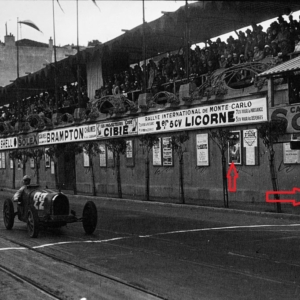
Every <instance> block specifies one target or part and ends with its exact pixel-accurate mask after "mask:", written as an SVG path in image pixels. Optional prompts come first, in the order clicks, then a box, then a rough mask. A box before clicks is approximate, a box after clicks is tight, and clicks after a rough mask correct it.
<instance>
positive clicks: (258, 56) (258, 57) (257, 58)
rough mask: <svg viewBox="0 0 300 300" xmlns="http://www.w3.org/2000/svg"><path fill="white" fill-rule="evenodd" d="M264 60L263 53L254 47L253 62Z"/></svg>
mask: <svg viewBox="0 0 300 300" xmlns="http://www.w3.org/2000/svg"><path fill="white" fill-rule="evenodd" d="M263 58H264V52H263V51H261V50H260V49H259V48H258V46H254V53H253V61H260V60H262V59H263Z"/></svg>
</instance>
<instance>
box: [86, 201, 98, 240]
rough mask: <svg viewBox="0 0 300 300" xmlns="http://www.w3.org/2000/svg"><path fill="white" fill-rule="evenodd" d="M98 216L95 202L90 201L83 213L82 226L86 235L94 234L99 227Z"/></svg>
mask: <svg viewBox="0 0 300 300" xmlns="http://www.w3.org/2000/svg"><path fill="white" fill-rule="evenodd" d="M97 220H98V214H97V208H96V205H95V203H94V202H93V201H88V202H87V203H86V204H85V206H84V208H83V213H82V225H83V229H84V231H85V233H86V234H92V233H93V232H94V231H95V229H96V226H97Z"/></svg>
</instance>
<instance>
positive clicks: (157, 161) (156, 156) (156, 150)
mask: <svg viewBox="0 0 300 300" xmlns="http://www.w3.org/2000/svg"><path fill="white" fill-rule="evenodd" d="M152 153H153V166H161V165H162V163H161V138H158V142H157V143H156V144H155V145H154V146H153V149H152Z"/></svg>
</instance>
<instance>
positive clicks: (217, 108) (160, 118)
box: [138, 98, 268, 134]
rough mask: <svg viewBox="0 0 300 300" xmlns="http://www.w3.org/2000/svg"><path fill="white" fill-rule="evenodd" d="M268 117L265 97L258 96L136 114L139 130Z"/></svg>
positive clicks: (215, 124) (256, 120)
mask: <svg viewBox="0 0 300 300" xmlns="http://www.w3.org/2000/svg"><path fill="white" fill-rule="evenodd" d="M267 120H268V116H267V102H266V98H259V99H254V100H244V101H237V102H230V103H223V104H215V105H210V106H201V107H195V108H190V109H185V110H178V111H172V112H163V113H159V114H154V115H149V116H145V117H139V118H138V133H139V134H146V133H158V132H163V131H175V130H185V129H196V128H209V127H219V126H230V125H242V124H252V123H259V122H263V121H267Z"/></svg>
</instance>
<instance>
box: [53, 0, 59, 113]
mask: <svg viewBox="0 0 300 300" xmlns="http://www.w3.org/2000/svg"><path fill="white" fill-rule="evenodd" d="M52 10H53V44H54V45H53V50H54V93H55V109H56V113H58V91H57V59H56V41H55V11H54V0H52Z"/></svg>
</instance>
